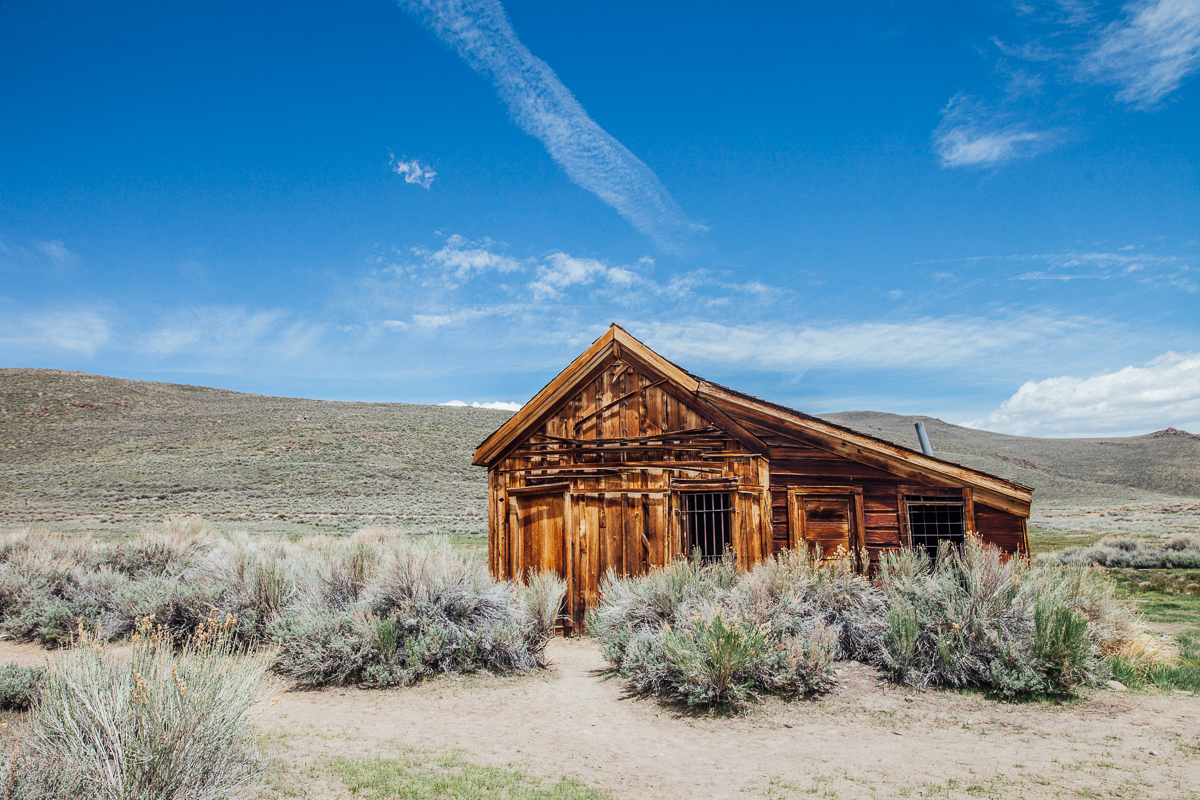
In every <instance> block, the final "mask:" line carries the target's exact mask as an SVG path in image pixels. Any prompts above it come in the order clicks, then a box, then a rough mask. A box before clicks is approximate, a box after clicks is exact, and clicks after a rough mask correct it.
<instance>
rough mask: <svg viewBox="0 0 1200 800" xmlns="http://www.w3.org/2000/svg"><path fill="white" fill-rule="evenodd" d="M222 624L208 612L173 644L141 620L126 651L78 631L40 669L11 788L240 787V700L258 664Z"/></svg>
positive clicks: (128, 793)
mask: <svg viewBox="0 0 1200 800" xmlns="http://www.w3.org/2000/svg"><path fill="white" fill-rule="evenodd" d="M232 625H233V622H232V620H231V619H226V620H225V621H220V620H218V619H217V618H216V617H213V618H212V619H210V620H209V622H208V623H206V625H205V626H204V627H203V628H201V629H200V630H199V631H198V633H197V635H196V636H195V637H194V638H192V639H190V640H189V641H188V642H187V643H185V644H184V646H183V647H182V648H180V649H176V648H175V647H173V646H172V643H171V642H170V640H169V639H168V638H167V637H166V636H165V635H164V634H163V633H162V632H159V631H156V630H154V629H152V628H151V627H150V624H149V622H145V623H143V625H142V626H141V628H140V630H139V632H138V635H137V637H136V638H135V641H134V646H133V652H132V653H131V654H130V655H129V657H128V658H125V659H120V658H117V657H116V656H115V655H113V654H111V653H109V652H107V651H105V649H104V648H103V646H102V643H101V642H100V641H99V640H98V639H96V638H94V637H92V636H91V635H89V634H87V633H86V632H81V634H80V638H79V640H78V642H77V646H76V647H75V648H74V649H73V650H72V651H71V652H70V653H68V654H67V655H64V656H63V657H61V658H59V659H58V660H57V661H56V662H55V663H54V664H53V665H52V666H51V668H50V669H49V671H48V672H47V674H46V676H45V680H44V682H43V684H42V690H41V696H40V697H39V699H38V701H37V702H36V703H35V704H34V706H33V708H32V709H31V711H30V713H29V719H28V732H27V735H26V744H27V749H26V751H25V753H24V754H22V756H21V763H20V764H17V765H15V766H16V769H15V770H14V772H13V775H14V776H15V777H14V780H15V782H17V783H18V784H19V785H18V786H17V787H16V791H15V792H14V794H16V795H17V796H22V794H23V795H24V796H30V797H33V796H43V797H45V796H49V797H80V796H92V797H103V798H113V799H114V800H116V799H117V798H155V800H175V799H176V798H179V799H180V800H182V799H183V798H187V799H188V800H192V799H193V798H195V799H196V800H200V799H201V798H204V799H207V798H212V799H213V800H216V799H217V798H236V797H242V796H248V795H249V794H250V791H249V790H250V786H249V782H250V780H251V778H253V777H254V775H255V774H256V773H257V772H258V770H259V767H260V761H259V759H258V756H257V754H256V752H255V750H254V745H253V740H252V737H251V732H250V722H251V708H252V706H253V705H254V704H255V703H256V702H257V701H258V699H259V698H260V697H261V694H262V692H263V689H264V686H265V678H266V663H265V661H264V659H263V658H262V657H261V656H248V655H243V654H239V653H238V652H236V651H235V650H234V649H233V647H232V640H231V638H230V632H231V630H232ZM81 789H83V791H80V790H81Z"/></svg>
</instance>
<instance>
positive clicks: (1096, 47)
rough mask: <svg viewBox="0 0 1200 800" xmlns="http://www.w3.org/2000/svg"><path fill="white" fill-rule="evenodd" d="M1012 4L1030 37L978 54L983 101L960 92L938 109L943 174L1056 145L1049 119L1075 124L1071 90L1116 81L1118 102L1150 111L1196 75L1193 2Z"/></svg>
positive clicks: (1056, 130)
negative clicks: (983, 69)
mask: <svg viewBox="0 0 1200 800" xmlns="http://www.w3.org/2000/svg"><path fill="white" fill-rule="evenodd" d="M1014 6H1015V8H1016V10H1017V12H1018V13H1019V14H1021V15H1022V16H1026V17H1029V18H1031V19H1033V20H1035V21H1036V23H1038V24H1037V25H1035V26H1034V27H1033V30H1034V31H1035V35H1033V36H1031V37H1028V38H1026V39H1025V40H1023V41H1015V42H1014V41H1004V40H1001V39H1000V38H999V37H992V39H991V43H992V45H994V48H995V49H994V50H993V49H991V48H981V49H980V53H981V54H982V55H983V57H984V58H987V59H989V60H991V59H994V67H993V82H992V86H991V90H990V91H988V90H986V89H985V90H983V91H981V92H978V94H982V95H984V96H985V97H988V98H990V99H988V100H986V101H985V100H979V99H976V98H974V97H970V96H968V95H967V94H965V93H962V92H960V93H958V94H956V95H955V96H954V97H952V98H951V99H950V102H949V103H948V104H947V105H946V107H945V108H944V109H943V110H942V119H941V122H940V124H939V125H938V127H937V129H936V130H935V131H934V141H935V145H936V149H937V153H938V156H939V157H940V159H941V162H942V165H943V166H945V167H971V166H992V165H998V164H1001V163H1003V162H1006V161H1011V160H1013V159H1014V158H1018V157H1021V156H1030V155H1037V154H1038V153H1040V152H1044V151H1045V150H1048V149H1050V148H1051V147H1054V146H1055V145H1057V144H1059V143H1060V142H1062V141H1064V140H1065V139H1066V138H1067V136H1066V132H1067V131H1066V130H1065V129H1064V126H1062V125H1060V124H1059V123H1053V122H1052V121H1053V120H1059V121H1060V122H1061V121H1062V120H1066V119H1079V118H1080V114H1079V110H1078V108H1077V106H1078V104H1079V103H1080V102H1082V96H1081V95H1080V93H1079V92H1078V89H1077V85H1078V84H1081V83H1083V84H1087V83H1095V82H1100V83H1111V84H1116V85H1117V86H1118V87H1119V90H1118V92H1117V94H1116V98H1117V100H1119V101H1120V102H1122V103H1125V104H1127V105H1129V106H1131V107H1133V108H1137V109H1141V110H1146V111H1150V110H1153V109H1155V108H1157V107H1158V106H1160V105H1161V104H1162V102H1163V101H1164V100H1165V99H1166V98H1167V97H1168V96H1169V95H1170V94H1171V93H1172V92H1175V91H1176V90H1177V89H1179V87H1180V86H1182V85H1183V82H1184V81H1185V80H1186V79H1187V78H1188V77H1189V76H1190V75H1192V74H1193V73H1195V72H1196V71H1197V70H1200V3H1197V2H1196V0H1135V2H1132V3H1130V4H1128V5H1125V6H1124V7H1123V8H1122V9H1121V11H1120V17H1119V18H1114V14H1115V10H1116V8H1115V6H1114V5H1112V4H1100V3H1095V2H1089V1H1087V0H1058V1H1057V2H1024V0H1018V1H1017V2H1015V3H1014ZM1075 124H1078V123H1077V122H1076V123H1072V125H1071V126H1072V127H1073V126H1074V125H1075Z"/></svg>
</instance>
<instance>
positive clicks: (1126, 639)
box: [588, 537, 1175, 705]
mask: <svg viewBox="0 0 1200 800" xmlns="http://www.w3.org/2000/svg"><path fill="white" fill-rule="evenodd" d="M864 563H865V556H864ZM876 572H877V575H876V579H874V580H868V579H866V578H864V577H862V576H861V575H858V574H856V573H855V572H854V571H853V569H852V565H851V563H850V560H849V559H842V560H840V561H839V560H833V561H826V562H825V564H824V565H823V566H821V567H819V568H818V567H817V566H816V562H815V561H814V560H812V559H810V558H809V557H808V556H807V554H802V553H798V552H794V551H788V552H785V553H782V554H780V555H778V556H776V557H775V558H772V559H769V560H767V561H764V562H762V563H760V564H758V565H757V566H755V567H754V568H753V569H752V570H750V571H748V572H743V571H739V570H737V569H736V567H735V566H734V565H733V564H732V563H731V562H721V563H716V564H701V563H699V562H695V561H692V562H688V561H679V562H676V563H674V564H672V565H670V566H668V567H665V568H662V569H659V570H655V571H653V572H651V573H649V574H647V575H643V576H639V577H633V578H625V577H619V576H616V575H614V574H612V573H610V574H609V575H608V576H607V578H606V580H605V582H604V585H603V587H602V596H601V601H600V603H599V604H598V606H597V607H596V608H595V609H593V610H592V612H591V613H590V615H589V617H588V629H589V632H591V633H592V634H593V635H595V636H597V637H598V638H599V639H600V642H601V652H602V654H603V655H604V657H605V658H606V659H607V660H608V661H609V663H610V664H612V666H613V669H614V670H615V671H616V672H617V673H618V674H619V675H620V676H621V677H623V678H624V679H625V680H626V681H627V683H628V685H629V687H630V688H631V689H632V690H633V691H635V692H639V693H650V694H657V695H660V696H666V697H674V698H679V699H682V700H685V701H687V702H689V703H699V704H720V703H728V704H735V705H736V704H740V703H742V702H745V701H746V700H747V699H749V698H751V697H753V696H755V695H757V694H760V693H781V694H803V693H812V692H819V691H822V690H823V689H826V688H827V687H828V686H829V685H830V683H831V662H832V660H833V659H834V658H838V659H847V658H851V659H857V660H859V661H862V662H866V663H869V664H873V665H875V666H878V667H880V668H881V669H882V670H883V671H884V672H885V674H887V675H888V676H889V677H890V679H891V680H894V681H896V682H898V683H904V684H908V685H912V686H916V687H926V686H952V687H968V686H969V687H977V688H981V689H984V690H987V691H990V692H993V693H995V694H998V695H1002V696H1006V697H1021V696H1042V695H1061V694H1068V693H1070V692H1072V691H1074V690H1075V689H1076V688H1077V687H1079V686H1082V685H1091V684H1096V683H1097V682H1099V681H1101V680H1102V679H1104V678H1107V677H1108V676H1109V675H1110V674H1111V670H1112V668H1113V664H1114V663H1119V664H1120V665H1121V669H1123V670H1126V671H1128V670H1131V669H1133V670H1139V671H1140V673H1141V674H1150V673H1151V672H1153V671H1154V670H1156V669H1158V670H1161V669H1162V668H1163V666H1164V665H1168V664H1170V663H1171V662H1172V660H1173V659H1174V658H1175V650H1174V648H1173V646H1172V645H1171V644H1170V643H1169V642H1168V641H1166V640H1164V639H1162V638H1160V637H1156V636H1153V635H1151V634H1149V633H1148V632H1147V631H1146V629H1145V626H1144V625H1143V624H1142V623H1141V621H1140V616H1139V615H1138V613H1137V610H1136V608H1135V607H1134V606H1133V605H1132V604H1131V603H1130V602H1128V601H1124V600H1121V599H1120V598H1118V597H1117V594H1116V587H1115V584H1114V583H1113V581H1112V580H1110V579H1109V578H1108V577H1106V576H1105V575H1103V574H1102V573H1101V572H1100V571H1098V570H1096V569H1093V568H1088V567H1084V566H1066V567H1063V566H1057V565H1053V564H1049V563H1040V564H1036V565H1031V564H1029V562H1027V561H1025V560H1022V559H1005V557H1004V556H1002V555H1001V553H1000V552H999V551H998V550H996V549H995V548H993V547H989V546H985V545H984V544H982V543H981V542H980V541H979V540H978V539H977V538H974V537H969V538H968V540H967V541H966V542H964V543H962V544H961V545H960V546H958V547H952V546H950V545H949V544H944V545H943V547H942V548H941V550H940V552H939V554H938V557H937V558H936V559H930V557H929V556H928V555H927V554H926V552H925V551H924V550H922V549H904V550H897V551H891V552H886V553H884V554H883V555H882V557H881V558H880V560H879V561H878V562H877V565H876Z"/></svg>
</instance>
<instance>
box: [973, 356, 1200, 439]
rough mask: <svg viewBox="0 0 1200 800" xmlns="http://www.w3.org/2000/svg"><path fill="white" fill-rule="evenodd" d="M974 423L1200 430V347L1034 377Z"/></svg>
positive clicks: (1043, 430) (1020, 428) (1109, 430)
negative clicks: (1082, 373)
mask: <svg viewBox="0 0 1200 800" xmlns="http://www.w3.org/2000/svg"><path fill="white" fill-rule="evenodd" d="M968 424H970V425H971V426H973V427H977V428H985V429H987V430H994V431H999V432H1002V433H1010V434H1014V435H1019V436H1112V435H1136V434H1142V433H1148V432H1150V431H1154V430H1160V429H1162V428H1166V427H1176V428H1183V429H1185V430H1189V431H1193V432H1200V353H1174V352H1170V353H1166V354H1164V355H1162V356H1160V357H1158V358H1156V359H1155V360H1154V361H1151V362H1150V363H1149V364H1147V365H1146V366H1144V367H1133V366H1130V367H1125V368H1124V369H1122V370H1118V371H1116V372H1109V373H1105V374H1102V375H1095V376H1092V377H1087V378H1081V377H1077V376H1074V375H1063V376H1059V377H1055V378H1047V379H1045V380H1041V381H1030V382H1028V383H1026V384H1024V385H1023V386H1022V387H1021V388H1020V389H1018V390H1017V392H1016V394H1014V395H1013V396H1012V397H1010V398H1009V399H1008V400H1005V401H1004V402H1003V403H1002V404H1001V405H1000V407H999V408H998V409H996V410H995V411H993V412H992V413H991V414H989V415H987V416H986V417H984V418H983V419H979V420H975V421H974V422H971V423H968Z"/></svg>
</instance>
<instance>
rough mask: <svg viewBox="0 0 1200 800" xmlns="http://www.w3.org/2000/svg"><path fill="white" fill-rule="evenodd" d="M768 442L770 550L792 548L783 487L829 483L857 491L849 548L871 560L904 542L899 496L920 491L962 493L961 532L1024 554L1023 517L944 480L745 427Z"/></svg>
mask: <svg viewBox="0 0 1200 800" xmlns="http://www.w3.org/2000/svg"><path fill="white" fill-rule="evenodd" d="M748 427H749V429H750V430H751V431H752V432H753V433H755V434H756V435H758V436H759V438H761V439H762V440H763V441H764V442H766V443H767V445H768V446H769V448H770V450H769V459H770V489H771V494H770V496H771V537H770V542H771V548H772V552H776V553H777V552H780V551H782V550H784V549H786V548H788V547H791V546H796V545H797V543H798V534H797V532H796V531H795V530H794V529H793V528H794V526H795V523H796V512H795V509H794V507H793V505H792V501H791V500H790V499H789V490H796V489H799V488H802V489H804V490H806V491H809V492H815V491H816V490H819V489H820V488H821V487H832V488H834V489H836V490H837V491H831V492H830V493H831V494H850V492H847V491H843V490H847V489H854V490H857V492H858V493H860V494H861V498H862V499H861V507H862V519H861V526H860V529H858V530H855V531H854V532H853V536H854V537H855V538H854V540H853V541H854V547H855V548H858V547H865V548H866V549H867V551H868V553H869V556H870V559H871V561H876V560H877V559H878V558H879V553H880V551H882V550H885V549H889V548H896V547H901V546H906V545H907V544H908V543H909V542H908V533H907V523H906V521H905V520H904V519H903V508H902V503H903V497H904V496H905V495H910V496H911V495H916V494H921V493H923V492H924V493H929V494H942V495H948V496H958V497H963V499H964V505H965V506H966V509H965V510H966V517H967V519H966V526H967V530H968V531H971V532H975V533H978V534H979V535H980V537H981V538H982V539H983V541H984V542H986V543H988V544H992V545H995V546H996V547H998V548H1000V549H1001V550H1003V551H1004V552H1006V553H1027V552H1028V546H1027V543H1026V536H1025V520H1024V519H1022V518H1021V517H1019V516H1017V515H1015V514H1011V513H1008V512H1006V511H1000V510H998V509H994V508H989V507H988V506H985V505H982V504H977V503H973V502H971V492H970V490H969V489H966V490H964V489H963V488H962V487H956V486H953V485H951V484H949V483H948V482H947V483H940V484H933V483H930V484H927V485H922V484H919V483H916V482H914V481H913V480H912V478H911V477H909V478H905V477H901V476H898V475H893V474H891V473H889V472H886V471H884V470H881V469H876V468H875V467H870V466H867V465H865V464H860V463H858V462H856V461H852V460H851V459H848V458H845V457H844V456H840V455H837V454H835V453H831V452H829V451H827V450H824V449H822V448H820V447H817V446H816V445H814V444H812V443H805V442H801V441H798V440H796V439H792V438H789V437H784V436H779V435H776V434H772V433H771V432H769V431H768V430H766V429H760V428H756V427H755V426H748Z"/></svg>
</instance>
